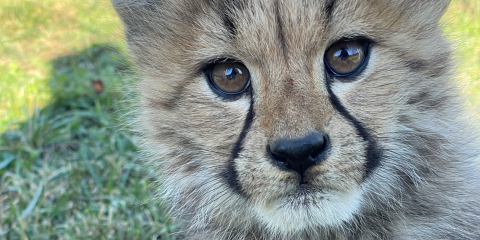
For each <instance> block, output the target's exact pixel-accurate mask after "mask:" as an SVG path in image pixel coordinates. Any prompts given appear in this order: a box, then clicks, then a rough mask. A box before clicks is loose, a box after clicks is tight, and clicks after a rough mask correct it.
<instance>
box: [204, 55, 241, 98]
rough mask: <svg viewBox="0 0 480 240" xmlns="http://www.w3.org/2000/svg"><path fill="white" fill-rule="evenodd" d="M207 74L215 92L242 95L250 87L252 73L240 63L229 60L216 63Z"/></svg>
mask: <svg viewBox="0 0 480 240" xmlns="http://www.w3.org/2000/svg"><path fill="white" fill-rule="evenodd" d="M207 74H208V77H209V80H210V82H211V83H212V85H213V87H214V88H215V90H217V91H220V93H221V94H227V95H235V94H240V93H242V92H244V90H246V89H247V88H248V86H249V85H250V72H248V69H247V68H246V67H245V66H244V65H243V64H241V63H239V62H235V61H229V60H227V61H224V62H219V63H215V64H213V65H212V66H211V67H210V68H209V69H208V70H207Z"/></svg>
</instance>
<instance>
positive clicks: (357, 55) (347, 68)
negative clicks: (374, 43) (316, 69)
mask: <svg viewBox="0 0 480 240" xmlns="http://www.w3.org/2000/svg"><path fill="white" fill-rule="evenodd" d="M366 53H367V44H366V43H365V42H363V41H356V40H351V41H339V42H336V43H334V44H333V45H332V46H330V48H328V50H327V51H326V53H325V58H324V59H325V65H326V66H327V68H328V69H329V70H330V71H331V73H333V74H334V75H335V76H338V77H351V76H353V75H355V74H357V73H359V72H360V71H361V70H363V67H364V66H365V65H366V55H367V54H366Z"/></svg>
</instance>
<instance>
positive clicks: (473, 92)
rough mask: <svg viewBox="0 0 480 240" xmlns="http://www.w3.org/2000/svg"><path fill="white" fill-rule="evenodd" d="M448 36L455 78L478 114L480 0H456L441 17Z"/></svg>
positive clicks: (479, 93) (471, 106) (469, 106)
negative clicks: (451, 46)
mask: <svg viewBox="0 0 480 240" xmlns="http://www.w3.org/2000/svg"><path fill="white" fill-rule="evenodd" d="M444 23H445V24H446V27H445V30H446V33H447V36H448V38H449V39H450V40H451V41H452V42H453V43H454V45H453V46H454V50H455V57H456V59H457V62H458V78H457V79H458V81H459V83H460V84H461V86H462V87H463V90H464V93H465V95H466V96H467V101H468V102H467V103H468V108H470V109H471V110H476V112H477V114H478V113H480V109H478V108H479V107H480V105H479V104H478V103H480V0H457V1H453V3H452V5H451V6H450V8H449V9H448V11H447V14H446V15H445V17H444Z"/></svg>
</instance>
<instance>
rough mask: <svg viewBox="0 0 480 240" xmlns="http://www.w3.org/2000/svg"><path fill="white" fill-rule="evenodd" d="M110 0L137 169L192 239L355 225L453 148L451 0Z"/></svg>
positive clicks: (285, 233) (389, 203)
mask: <svg viewBox="0 0 480 240" xmlns="http://www.w3.org/2000/svg"><path fill="white" fill-rule="evenodd" d="M113 2H114V5H115V8H116V10H117V11H118V12H119V14H120V16H121V18H122V20H123V23H124V25H125V32H126V37H127V41H128V46H129V49H130V50H131V53H132V55H133V58H134V61H135V63H136V66H137V69H138V73H139V78H140V79H139V81H138V84H137V87H138V90H139V92H140V103H139V105H140V111H139V117H138V119H139V122H140V123H141V125H142V127H143V130H142V134H143V135H142V136H143V137H144V139H145V141H144V143H143V146H144V149H145V151H146V152H147V153H148V159H149V160H148V163H147V164H149V166H151V167H152V169H155V171H158V176H159V182H160V183H161V187H159V188H161V189H162V191H163V193H162V195H163V196H164V197H165V198H166V199H167V202H169V203H170V204H171V206H172V210H173V213H174V214H178V215H181V216H182V218H183V219H186V222H187V223H186V224H185V225H186V228H187V229H188V230H189V231H190V233H195V232H197V234H200V233H202V232H203V233H204V234H206V233H207V232H209V233H210V234H213V235H209V236H216V238H222V237H224V238H225V239H229V238H230V237H229V236H250V235H251V234H253V233H255V232H261V233H262V234H263V236H277V237H279V238H280V237H282V236H283V237H285V239H287V238H288V236H314V234H315V233H317V232H323V233H325V232H329V231H333V230H332V229H340V228H342V227H345V226H347V225H349V226H351V227H352V226H354V225H356V224H359V225H360V224H362V221H368V220H367V219H362V216H366V215H368V214H369V213H372V214H373V213H375V214H374V215H381V214H376V213H378V212H380V211H382V210H385V209H390V207H391V208H395V207H396V206H400V205H401V203H397V202H395V201H393V200H395V199H398V198H399V197H401V196H402V194H408V193H406V192H408V191H409V189H410V187H411V186H416V184H420V182H421V179H422V174H423V171H424V169H425V168H429V167H430V166H431V165H432V164H434V163H433V160H431V159H437V158H439V157H438V156H439V155H441V156H443V157H445V158H446V157H454V156H453V154H454V153H450V152H448V151H446V150H444V148H443V147H441V146H442V144H447V142H448V140H447V139H449V140H451V139H452V138H454V137H452V136H453V135H452V134H451V132H458V131H457V130H458V129H454V128H455V126H457V125H455V124H451V122H449V121H450V120H449V119H453V118H454V117H453V116H454V115H456V114H457V110H455V109H452V108H451V107H449V105H455V101H456V100H455V97H454V96H455V93H454V92H455V90H454V89H453V88H451V87H450V84H449V83H448V79H449V77H450V76H449V70H450V67H449V66H450V63H449V62H450V50H449V46H448V44H447V43H446V41H445V40H444V39H443V38H442V36H441V35H442V33H441V31H440V29H439V27H438V21H439V19H440V17H441V16H442V13H443V11H444V10H445V8H446V7H447V5H448V2H449V1H426V0H425V1H424V0H422V1H420V0H418V1H411V0H408V1H407V0H400V1H399V0H395V1H393V0H373V1H350V0H348V1H347V0H311V1H310V0H302V1H293V0H292V1H289V0H265V1H254V0H238V1H221V0H203V1H202V0H199V1H189V0H159V1H152V0H114V1H113ZM452 121H453V120H452ZM439 129H441V131H438V130H439ZM392 199H393V200H392ZM396 204H397V205H396ZM386 212H388V211H386ZM385 214H387V213H385ZM215 234H217V235H215ZM229 234H231V235H229ZM242 234H243V235H242ZM268 234H270V235H268ZM302 234H304V235H302ZM309 234H310V235H309ZM200 235H201V234H200ZM253 235H255V234H253ZM205 236H207V235H205ZM255 236H260V235H255ZM211 239H213V238H211ZM252 239H253V238H252ZM272 239H273V238H272ZM290 239H293V238H290Z"/></svg>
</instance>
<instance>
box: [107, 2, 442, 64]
mask: <svg viewBox="0 0 480 240" xmlns="http://www.w3.org/2000/svg"><path fill="white" fill-rule="evenodd" d="M113 3H114V6H115V8H116V10H117V11H118V13H119V14H120V16H121V18H122V20H123V22H124V24H125V27H126V35H127V39H128V41H129V44H130V48H131V49H132V50H133V53H134V55H135V56H136V60H137V62H138V63H140V64H141V65H143V67H147V66H151V67H153V66H154V67H155V69H156V70H161V71H162V72H164V73H165V72H166V73H168V72H175V71H176V69H172V67H171V66H165V62H172V63H178V64H180V65H182V67H190V68H191V69H192V71H195V70H196V69H195V68H197V67H198V65H199V64H203V63H199V62H198V61H189V60H192V59H185V56H191V57H202V56H201V55H202V54H204V55H208V57H209V58H211V57H212V55H222V54H223V55H228V54H232V53H234V52H236V51H243V52H244V53H250V54H251V55H252V58H257V59H262V60H263V59H264V58H263V57H264V56H262V55H261V54H262V53H271V51H269V50H270V49H272V48H273V49H280V48H282V51H287V52H286V54H288V51H289V50H292V49H294V50H295V49H296V50H301V51H302V52H303V53H307V54H313V53H316V51H315V50H317V49H316V48H322V47H324V45H325V44H327V43H325V41H326V40H328V39H332V38H333V39H335V38H339V37H349V36H355V35H359V34H362V35H367V36H369V37H371V38H372V39H373V40H382V39H376V38H380V36H382V34H383V33H388V32H396V33H402V34H403V35H404V38H405V41H412V39H413V40H414V39H421V38H430V37H431V36H424V35H425V34H429V33H430V32H431V31H428V30H429V29H431V28H436V25H437V22H438V20H439V19H440V17H441V16H442V14H443V12H444V10H445V9H446V7H447V6H448V3H449V1H447V0H442V1H433V0H417V1H412V0H404V1H398V0H371V1H349V0H326V1H321V0H320V1H318V0H315V1H312V0H303V1H293V0H283V1H278V0H267V1H250V0H237V1H228V2H225V1H219V0H204V1H186V0H162V1H152V0H141V1H134V0H114V1H113ZM272 30H273V31H272ZM151 39H155V40H154V41H150V40H151ZM298 39H302V41H298ZM408 39H410V40H408ZM304 40H310V41H304ZM240 42H241V43H243V44H244V45H248V43H249V42H251V43H253V42H255V44H251V45H255V46H256V47H257V48H263V51H255V52H251V51H252V49H239V46H238V45H237V44H236V43H240ZM262 43H263V45H262ZM300 43H302V45H300ZM259 44H260V45H259ZM280 45H281V46H280ZM249 50H250V52H248V51H249ZM153 51H159V52H153ZM162 51H163V53H162ZM192 51H196V52H197V53H198V56H195V54H182V52H183V53H186V52H190V53H191V52H192ZM296 54H298V51H296ZM286 57H287V56H286ZM159 63H162V64H159ZM189 64H190V65H189ZM164 67H165V68H164ZM140 70H141V69H140ZM148 71H151V69H148Z"/></svg>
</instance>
